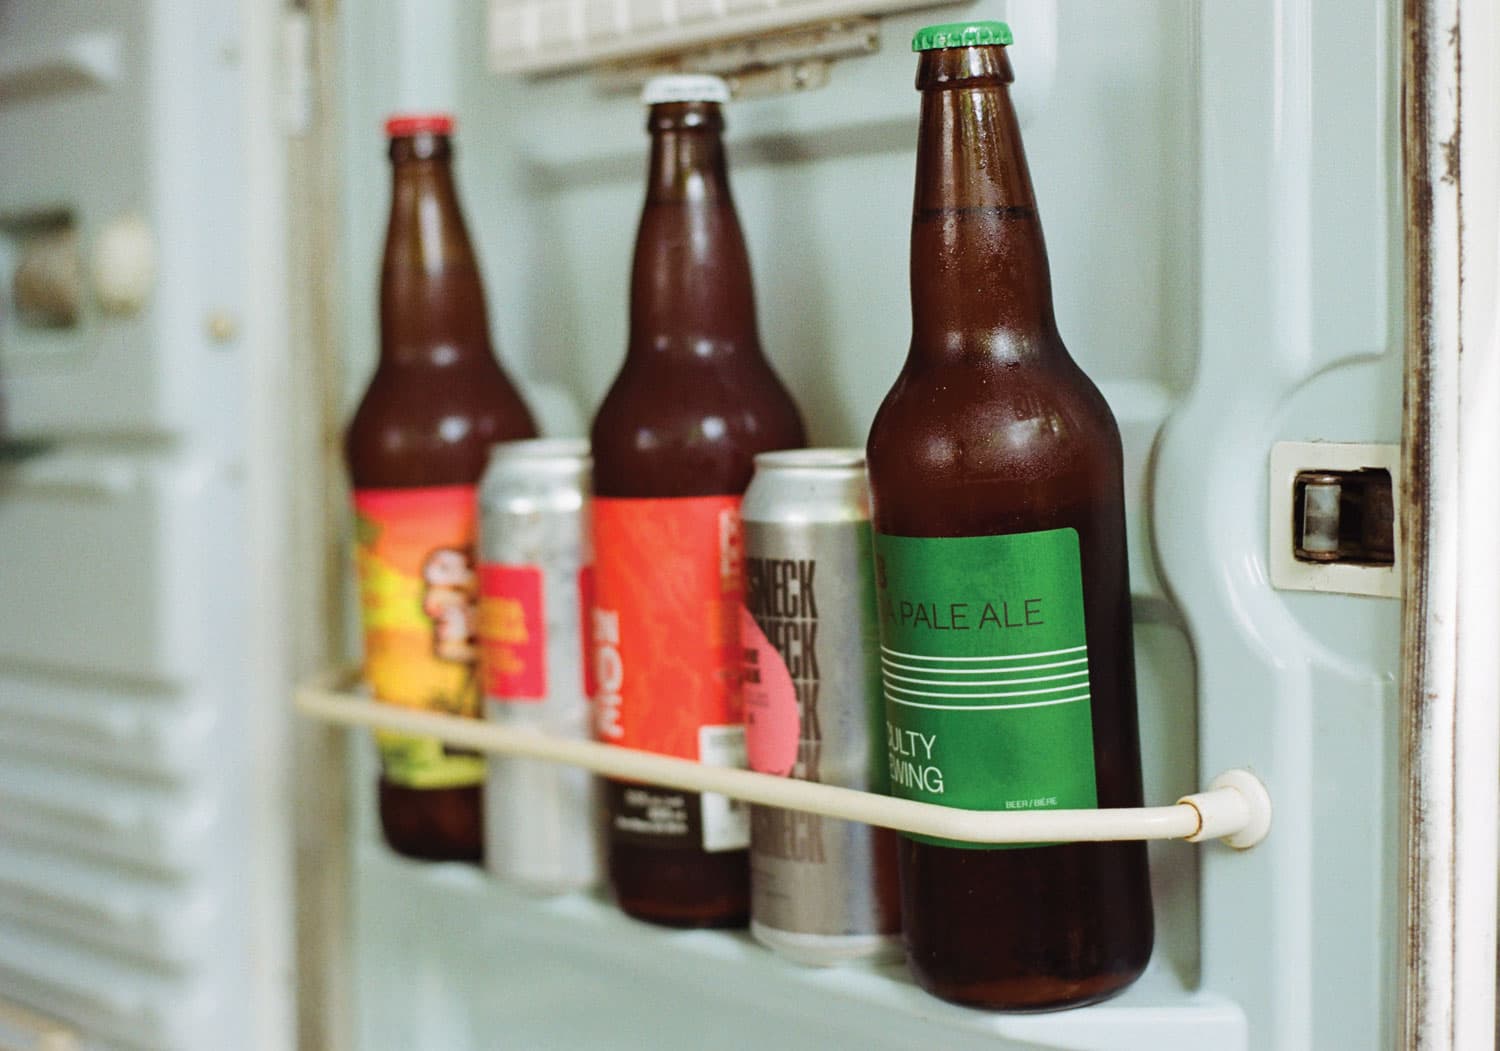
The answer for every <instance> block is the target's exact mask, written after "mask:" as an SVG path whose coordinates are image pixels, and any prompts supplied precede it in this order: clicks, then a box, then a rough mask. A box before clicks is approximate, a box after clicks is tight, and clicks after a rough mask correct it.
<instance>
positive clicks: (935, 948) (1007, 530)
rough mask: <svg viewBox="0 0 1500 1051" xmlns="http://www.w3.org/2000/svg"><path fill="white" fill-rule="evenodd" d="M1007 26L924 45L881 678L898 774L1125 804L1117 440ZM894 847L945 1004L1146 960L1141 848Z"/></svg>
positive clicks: (1089, 977) (889, 452)
mask: <svg viewBox="0 0 1500 1051" xmlns="http://www.w3.org/2000/svg"><path fill="white" fill-rule="evenodd" d="M1009 37H1010V34H1009V30H1008V29H1007V28H1006V27H1005V26H1004V24H1003V23H979V24H976V25H971V26H968V27H963V26H954V27H934V28H933V29H931V30H924V31H923V33H919V34H918V39H917V48H918V50H920V51H921V55H920V59H919V63H918V72H917V88H918V89H919V90H920V91H921V92H922V115H921V126H920V132H919V138H918V147H917V176H916V197H915V202H914V206H913V214H912V240H911V297H912V341H911V348H910V352H909V354H908V356H907V359H906V362H905V364H904V366H903V368H902V370H901V373H900V375H899V376H898V377H897V379H896V382H895V385H894V386H893V387H892V388H891V390H890V392H889V393H888V394H887V395H886V398H885V401H884V403H883V404H882V405H881V407H880V410H879V412H878V414H877V415H876V418H875V421H874V425H873V427H872V429H871V432H870V439H869V448H868V452H869V470H870V481H871V488H872V493H873V511H874V526H875V530H876V533H877V541H876V545H877V552H878V559H877V582H878V583H879V584H880V586H881V606H882V610H881V614H882V616H881V629H882V638H883V641H884V643H885V645H886V647H888V651H889V650H899V651H901V654H902V655H899V656H895V657H892V656H890V655H889V652H888V656H887V662H888V673H889V671H890V670H892V666H891V665H890V663H889V662H890V661H892V660H895V661H899V662H902V663H904V664H905V665H906V667H904V668H900V669H895V670H898V671H900V672H901V673H902V674H904V676H905V678H903V679H900V680H897V679H893V678H891V677H890V676H889V674H888V679H887V682H888V686H889V684H891V683H896V684H897V685H896V687H895V689H899V688H900V687H902V686H905V687H906V688H907V690H908V691H909V692H907V693H905V694H904V697H905V698H906V700H905V701H904V702H903V701H901V700H888V705H887V715H888V720H889V721H890V722H891V723H892V726H893V729H892V730H891V731H890V733H891V737H890V743H891V749H892V762H893V763H898V764H901V770H902V771H903V777H902V780H905V781H906V782H907V785H908V787H907V789H905V790H903V789H900V788H898V789H896V791H897V792H898V794H902V795H905V796H907V797H909V798H920V799H925V800H927V801H931V802H940V803H947V804H948V805H956V806H968V807H970V808H971V809H1006V808H1012V809H1014V808H1016V807H1038V808H1045V807H1050V806H1084V807H1089V806H1094V805H1097V806H1099V807H1134V806H1140V805H1141V769H1140V744H1139V740H1138V732H1137V725H1136V698H1135V672H1134V661H1133V654H1132V642H1131V619H1130V588H1129V581H1128V575H1127V565H1126V547H1125V517H1124V498H1123V482H1122V458H1121V446H1120V435H1119V429H1118V428H1117V426H1116V424H1115V421H1114V417H1113V415H1112V414H1111V412H1110V410H1109V406H1108V405H1107V404H1106V403H1105V401H1104V398H1103V397H1102V396H1101V395H1100V393H1099V391H1098V389H1097V388H1096V387H1095V386H1094V384H1093V383H1092V382H1090V380H1089V379H1088V377H1087V376H1086V375H1084V373H1083V372H1082V370H1080V369H1079V367H1078V366H1077V364H1075V363H1074V361H1073V359H1072V358H1071V357H1070V356H1069V355H1068V352H1067V349H1066V348H1065V347H1064V346H1063V342H1062V339H1061V337H1060V336H1059V335H1058V331H1057V325H1056V322H1055V320H1054V318H1053V311H1052V291H1051V278H1050V275H1049V272H1048V267H1047V255H1046V249H1045V247H1044V244H1043V241H1042V229H1041V225H1040V223H1039V221H1038V218H1037V212H1036V201H1035V198H1034V197H1033V194H1032V187H1031V177H1030V174H1029V173H1028V171H1027V167H1026V159H1025V154H1024V152H1023V150H1022V147H1021V136H1020V131H1019V127H1018V125H1017V121H1016V115H1015V110H1014V109H1013V107H1012V105H1011V101H1010V97H1009V92H1008V88H1007V85H1008V84H1009V83H1010V82H1011V81H1012V79H1013V77H1012V74H1011V68H1010V63H1009V61H1008V59H1007V57H1006V52H1005V48H1004V46H1003V45H1004V44H1008V43H1009V42H1010V39H1009ZM948 41H957V42H959V46H941V43H940V42H948ZM983 41H994V43H983ZM935 43H937V44H939V46H931V45H933V44H935ZM924 44H926V45H929V47H928V48H926V49H924V48H923V45H924ZM906 538H964V539H947V540H938V541H936V542H934V541H933V540H930V539H915V540H912V539H906ZM997 566H1002V567H1003V568H999V569H996V568H994V567H997ZM1038 567H1045V568H1038ZM1070 567H1071V568H1070ZM893 640H895V642H896V643H897V644H895V645H893ZM1049 640H1050V641H1049ZM1085 644H1086V649H1085ZM1009 654H1016V655H1009ZM1049 654H1050V655H1049ZM1027 658H1030V660H1028V659H1027ZM1080 658H1082V659H1080ZM1028 665H1029V667H1028ZM980 669H986V670H985V671H981V670H980ZM1043 669H1046V670H1043ZM1018 673H1019V674H1018ZM976 675H978V676H979V678H977V679H976V678H975V676H976ZM1058 683H1061V684H1062V685H1057V684H1058ZM902 696H903V694H901V693H899V692H888V698H893V697H894V698H900V697H902ZM934 698H941V699H938V700H935V699H934ZM1022 702H1024V703H1022ZM1044 702H1046V703H1044ZM970 705H984V706H986V708H985V709H983V710H981V709H979V708H973V709H970V708H968V706H970ZM1000 705H1017V707H1016V708H1014V709H1012V710H996V709H998V708H999V706H1000ZM935 706H937V707H943V708H944V709H945V710H942V711H938V710H937V707H935ZM1042 713H1046V714H1042ZM935 720H946V721H935ZM1035 720H1044V721H1045V720H1055V722H1036V721H1035ZM903 726H910V727H914V728H916V729H917V730H918V731H923V730H925V734H926V735H925V736H915V737H913V736H909V735H907V736H903V735H902V734H903V733H904V731H902V729H901V728H902V727H903ZM1007 749H1009V750H1010V751H1009V752H1007ZM929 753H930V754H929ZM960 753H962V754H960ZM976 755H978V756H979V758H974V757H975V756H976ZM1007 755H1008V756H1009V760H1006V759H1005V758H1004V757H1006V756H1007ZM1015 769H1022V770H1024V771H1026V773H1025V774H1024V775H1020V779H1019V780H1017V779H1015V778H1016V776H1017V775H1014V774H1013V772H1012V771H1013V770H1015ZM933 770H938V771H941V774H940V775H939V777H938V778H934V776H933V774H932V771H933ZM1027 778H1030V780H1029V781H1028V780H1027ZM944 779H945V780H946V783H944ZM912 786H915V788H913V787H912ZM934 788H935V789H937V791H932V790H933V789H934ZM924 789H925V790H926V791H924ZM899 860H900V866H899V867H900V877H901V895H902V917H903V924H904V927H905V932H906V942H907V953H908V959H909V963H910V966H911V969H912V972H913V974H914V975H915V977H916V979H917V981H918V982H919V983H920V984H921V985H922V986H923V987H924V988H926V989H927V990H928V991H930V992H932V993H934V994H936V995H937V996H940V997H942V998H943V999H946V1000H951V1001H954V1002H957V1003H963V1004H970V1005H975V1006H980V1007H987V1008H997V1009H1004V1010H1015V1011H1029V1010H1047V1009H1052V1008H1059V1007H1066V1006H1073V1005H1078V1004H1083V1003H1088V1002H1090V1001H1094V1000H1099V999H1103V998H1105V997H1108V996H1110V995H1112V994H1113V993H1116V992H1118V991H1120V990H1121V989H1123V988H1124V987H1126V986H1127V985H1129V984H1130V983H1131V982H1132V981H1134V980H1135V979H1136V978H1137V977H1138V976H1139V975H1140V973H1141V971H1142V970H1143V969H1144V968H1145V966H1146V963H1147V960H1148V959H1149V957H1150V955H1151V946H1152V937H1153V927H1152V907H1151V893H1150V886H1149V882H1148V873H1147V862H1146V847H1145V844H1144V843H1139V842H1137V843H1080V844H1071V845H1066V844H1054V845H1043V846H1036V847H1023V848H1010V849H974V848H964V847H960V846H958V845H942V844H940V843H934V842H925V841H923V842H919V841H917V840H914V839H912V838H908V837H903V838H902V840H901V844H900V855H899Z"/></svg>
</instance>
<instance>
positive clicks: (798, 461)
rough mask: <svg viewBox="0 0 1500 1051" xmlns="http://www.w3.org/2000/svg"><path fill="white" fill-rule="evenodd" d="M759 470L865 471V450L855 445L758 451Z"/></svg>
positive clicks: (756, 459) (757, 464)
mask: <svg viewBox="0 0 1500 1051" xmlns="http://www.w3.org/2000/svg"><path fill="white" fill-rule="evenodd" d="M755 466H756V469H757V470H768V469H771V468H774V469H776V470H778V471H782V470H794V471H856V470H857V471H863V470H864V468H865V451H864V450H863V449H860V448H857V447H855V446H847V447H833V448H820V449H776V450H774V451H772V452H765V453H756V454H755Z"/></svg>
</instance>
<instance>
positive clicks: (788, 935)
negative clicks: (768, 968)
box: [750, 920, 901, 967]
mask: <svg viewBox="0 0 1500 1051" xmlns="http://www.w3.org/2000/svg"><path fill="white" fill-rule="evenodd" d="M750 933H751V934H752V935H754V937H755V940H756V941H758V942H760V943H761V944H762V945H764V946H765V947H766V948H767V949H770V950H771V951H772V952H774V953H775V954H776V955H777V956H780V957H781V958H782V959H784V960H790V961H791V962H793V963H799V964H802V965H803V966H804V967H834V966H836V965H838V964H841V963H849V962H851V961H854V960H874V961H895V960H899V959H901V936H900V935H899V934H803V933H801V932H798V931H783V930H779V929H777V928H775V927H767V926H766V925H765V924H762V923H756V922H755V921H754V920H752V921H751V922H750Z"/></svg>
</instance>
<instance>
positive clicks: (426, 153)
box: [380, 135, 494, 368]
mask: <svg viewBox="0 0 1500 1051" xmlns="http://www.w3.org/2000/svg"><path fill="white" fill-rule="evenodd" d="M390 156H391V161H392V165H393V167H394V173H395V180H394V184H393V188H392V192H391V214H390V223H389V225H388V227H387V229H386V239H385V258H384V262H383V265H382V267H381V272H380V334H381V340H380V364H381V365H382V366H387V365H391V366H396V367H418V368H434V367H436V368H450V367H460V368H462V367H469V366H480V367H484V366H488V365H490V364H492V363H493V361H494V354H493V352H492V350H491V349H490V339H489V325H488V321H487V319H486V315H485V305H484V288H483V285H482V284H481V282H480V275H479V266H478V263H477V262H476V260H475V257H474V249H473V246H472V245H470V243H469V234H468V231H467V230H466V229H465V227H464V220H463V213H462V212H461V211H460V209H459V205H458V192H457V189H456V187H455V185H454V181H453V170H452V164H451V160H450V157H451V151H450V147H449V145H448V140H447V138H446V137H444V136H430V135H419V136H415V137H410V138H397V139H394V140H392V142H391V150H390Z"/></svg>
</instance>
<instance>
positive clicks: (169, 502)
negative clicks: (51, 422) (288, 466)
mask: <svg viewBox="0 0 1500 1051" xmlns="http://www.w3.org/2000/svg"><path fill="white" fill-rule="evenodd" d="M232 488H233V485H232V482H231V480H230V479H229V478H228V477H226V476H225V474H224V472H223V471H222V469H220V468H218V467H217V465H215V464H214V463H213V462H212V461H208V460H198V461H194V460H182V459H179V460H174V461H158V460H154V459H150V458H145V457H140V456H131V455H106V454H96V453H93V452H88V451H68V450H65V451H60V452H54V453H48V454H45V455H42V456H39V457H36V458H33V459H30V460H27V461H25V462H24V463H22V464H20V465H18V466H16V467H14V468H12V469H11V470H10V471H9V472H7V473H6V474H5V475H4V476H3V478H0V535H3V536H4V537H5V560H4V563H3V565H0V589H3V591H4V595H5V601H4V603H0V660H3V661H9V662H14V663H15V664H18V665H22V666H32V667H37V666H40V667H45V668H48V669H52V670H60V671H73V672H78V673H87V674H89V675H92V676H100V675H110V676H119V677H122V678H129V679H134V680H138V681H144V682H158V683H161V682H173V683H186V682H190V681H192V680H193V679H194V678H195V676H196V675H197V670H198V669H199V668H201V665H202V660H201V657H202V655H203V654H204V653H205V652H207V651H208V647H209V645H210V642H211V639H210V637H209V635H208V634H207V633H206V632H205V630H204V629H205V627H206V625H207V608H208V606H210V605H211V604H213V603H215V602H217V601H218V599H219V596H218V595H217V594H216V589H215V588H214V586H213V585H212V580H213V577H212V576H211V575H205V574H206V573H208V572H209V571H210V570H211V568H212V567H210V566H209V565H207V564H206V562H205V558H206V552H207V551H208V550H210V549H211V548H214V547H217V546H218V545H217V541H216V539H215V531H217V530H219V529H221V528H222V526H223V522H222V519H221V517H220V509H221V508H222V507H223V506H224V504H225V502H226V500H227V499H229V498H230V497H231V495H232V493H231V490H232Z"/></svg>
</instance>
